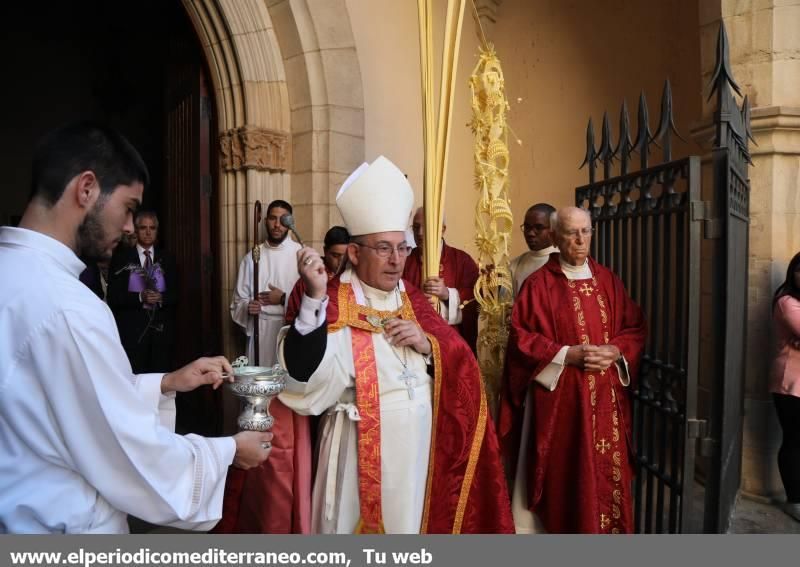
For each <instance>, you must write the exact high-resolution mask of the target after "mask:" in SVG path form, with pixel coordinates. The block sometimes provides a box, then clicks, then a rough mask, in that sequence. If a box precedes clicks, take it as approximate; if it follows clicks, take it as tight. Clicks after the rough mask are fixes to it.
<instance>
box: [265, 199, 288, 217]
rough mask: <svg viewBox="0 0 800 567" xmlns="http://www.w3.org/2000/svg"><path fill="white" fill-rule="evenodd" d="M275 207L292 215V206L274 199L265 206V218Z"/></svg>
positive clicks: (281, 200)
mask: <svg viewBox="0 0 800 567" xmlns="http://www.w3.org/2000/svg"><path fill="white" fill-rule="evenodd" d="M275 207H280V208H281V209H286V210H287V211H289V214H294V213H293V212H292V206H291V205H290V204H289V203H287V202H286V201H284V200H283V199H275V200H274V201H272V202H271V203H270V204H269V205H268V206H267V216H269V212H270V211H271V210H272V209H274V208H275Z"/></svg>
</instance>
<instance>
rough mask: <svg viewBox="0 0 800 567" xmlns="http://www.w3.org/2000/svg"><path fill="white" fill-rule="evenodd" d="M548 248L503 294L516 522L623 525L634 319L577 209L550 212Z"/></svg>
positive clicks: (628, 497)
mask: <svg viewBox="0 0 800 567" xmlns="http://www.w3.org/2000/svg"><path fill="white" fill-rule="evenodd" d="M551 222H552V224H553V229H554V237H555V238H554V240H555V243H556V245H557V246H558V249H559V251H560V254H553V255H552V256H550V260H549V261H548V262H547V264H545V265H544V266H543V267H542V268H541V269H540V270H538V271H537V272H534V273H533V274H532V275H531V276H530V277H528V279H527V280H526V281H525V283H524V284H523V286H522V289H521V290H520V294H519V296H518V297H517V300H516V303H515V304H514V310H513V313H512V316H511V329H510V335H509V341H508V354H507V358H506V370H505V372H506V376H505V383H504V391H503V399H502V403H501V410H500V425H499V430H500V435H501V440H502V444H503V448H504V452H505V453H506V455H507V456H508V457H509V460H510V462H511V469H510V470H512V471H515V475H514V476H515V478H514V490H513V496H512V501H513V503H512V507H513V510H514V521H515V524H516V528H517V532H526V533H532V532H541V531H546V532H550V533H630V532H632V531H633V507H632V498H633V496H632V494H631V478H632V475H633V461H632V460H633V447H632V445H631V398H630V390H631V388H632V385H633V383H634V382H635V380H636V375H637V370H638V366H639V359H640V357H641V354H642V350H643V348H644V343H645V338H646V327H645V323H644V318H643V315H642V311H641V309H640V308H639V307H638V306H637V305H636V304H635V303H634V302H633V301H632V300H631V298H630V297H629V296H628V294H627V293H626V291H625V288H624V286H623V284H622V282H621V281H620V279H619V278H618V277H617V276H616V275H614V273H612V272H611V271H610V270H608V269H607V268H605V267H603V266H601V265H600V264H598V263H597V262H595V261H594V260H593V259H592V258H589V256H588V255H589V244H590V242H591V238H592V223H591V218H590V217H589V215H588V213H587V212H586V211H585V210H583V209H578V208H575V207H568V208H565V209H561V210H560V211H558V213H556V214H555V215H553V219H552V221H551Z"/></svg>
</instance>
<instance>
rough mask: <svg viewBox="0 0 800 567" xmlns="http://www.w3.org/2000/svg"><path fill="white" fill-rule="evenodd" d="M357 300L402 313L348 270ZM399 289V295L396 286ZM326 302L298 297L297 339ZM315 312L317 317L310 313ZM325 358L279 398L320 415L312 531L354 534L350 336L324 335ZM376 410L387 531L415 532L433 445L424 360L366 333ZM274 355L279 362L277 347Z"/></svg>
mask: <svg viewBox="0 0 800 567" xmlns="http://www.w3.org/2000/svg"><path fill="white" fill-rule="evenodd" d="M341 279H342V282H345V283H347V282H350V283H351V284H352V285H353V291H354V293H355V296H356V301H357V302H358V303H359V304H361V305H370V306H371V307H373V308H375V309H378V310H382V311H393V310H395V309H397V308H399V307H400V294H399V293H398V292H396V291H394V290H393V291H390V292H385V291H381V290H378V289H375V288H371V287H368V286H367V285H365V284H364V283H363V282H360V281H359V280H358V278H357V277H356V276H355V274H354V273H353V272H352V271H351V270H346V271H345V272H344V273H343V274H342V276H341ZM399 285H400V288H399V291H403V290H404V288H403V287H402V286H403V282H402V281H401V282H400V284H399ZM326 307H327V298H326V299H325V300H323V301H315V300H313V299H311V298H310V297H308V296H304V297H303V302H302V304H301V308H300V313H299V315H298V320H297V322H296V323H295V328H296V329H297V330H298V332H300V333H301V334H306V333H305V332H304V330H303V326H304V325H305V330H306V331H310V330H313V329H315V328H317V327H319V326H320V325H321V324H322V322H323V321H324V320H325V308H326ZM315 312H316V313H315ZM327 340H328V342H327V348H326V350H325V356H324V357H323V359H322V362H320V365H319V367H318V368H317V369H316V371H315V372H314V374H312V376H311V377H310V379H309V380H308V382H298V381H296V380H293V379H291V378H290V379H289V380H288V381H287V387H286V390H285V391H284V392H283V393H282V394H281V395H280V400H281V401H282V402H283V403H284V404H285V405H287V406H288V407H290V408H292V409H293V410H295V411H296V412H298V413H301V414H305V415H320V414H322V415H323V418H322V420H321V423H320V429H319V431H320V442H319V460H318V462H319V465H318V468H317V474H316V477H315V479H314V488H313V495H312V498H313V503H312V530H313V533H353V530H354V529H355V527H356V524H357V522H358V520H359V517H360V513H359V497H358V449H357V438H358V433H357V427H358V424H357V422H358V420H359V415H358V410H357V408H356V403H355V367H354V364H353V349H352V344H351V331H350V328H349V327H344V328H343V329H341V330H338V331H336V332H333V333H329V334H328V338H327ZM372 342H373V345H374V347H375V361H376V364H377V369H378V387H379V391H380V404H381V502H382V507H383V522H384V529H385V531H386V533H419V530H420V525H421V521H422V510H423V506H424V502H425V487H426V481H427V477H428V459H429V452H430V440H431V422H432V405H431V382H432V381H431V377H430V375H429V374H428V372H427V362H426V357H424V356H423V355H421V354H419V353H417V352H416V351H415V350H413V349H412V348H410V347H405V348H393V347H392V346H391V345H390V344H389V343H388V342H387V341H386V338H385V336H384V335H383V334H382V333H375V334H373V335H372ZM279 357H280V360H281V363H282V364H284V366H285V362H284V360H283V348H282V344H280V346H279ZM401 360H402V361H403V362H404V363H405V364H406V366H407V367H408V369H409V370H410V371H412V372H413V373H414V375H415V376H416V378H415V380H414V383H413V384H411V390H412V392H410V391H409V385H408V384H406V382H404V381H403V380H401V379H400V376H401V374H403V362H401Z"/></svg>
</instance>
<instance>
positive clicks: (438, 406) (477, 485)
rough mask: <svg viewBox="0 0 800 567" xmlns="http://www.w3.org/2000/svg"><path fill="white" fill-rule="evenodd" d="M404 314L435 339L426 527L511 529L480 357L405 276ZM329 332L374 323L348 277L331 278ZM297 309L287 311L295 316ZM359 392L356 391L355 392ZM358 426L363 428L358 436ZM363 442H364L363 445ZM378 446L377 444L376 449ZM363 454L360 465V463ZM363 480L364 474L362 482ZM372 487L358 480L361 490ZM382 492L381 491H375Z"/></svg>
mask: <svg viewBox="0 0 800 567" xmlns="http://www.w3.org/2000/svg"><path fill="white" fill-rule="evenodd" d="M403 296H404V297H403V302H404V304H409V303H410V306H411V309H409V310H403V312H402V314H401V316H402V317H404V318H405V317H408V318H413V319H415V320H416V321H417V323H418V324H419V325H420V327H422V329H423V331H424V332H425V333H426V335H427V336H428V338H429V339H430V341H431V344H432V346H433V359H434V380H433V400H432V407H433V427H432V432H431V453H430V461H429V465H428V482H427V486H426V490H425V504H424V508H423V514H422V526H421V530H420V531H421V533H514V522H513V520H512V518H511V506H510V502H509V498H508V491H507V488H506V480H505V477H504V474H503V468H502V464H501V462H500V452H499V447H498V443H497V437H496V435H495V431H494V426H493V424H492V420H491V419H489V413H488V407H487V402H486V394H485V392H484V390H483V385H482V381H481V379H480V372H479V370H478V363H477V361H476V360H475V357H474V355H473V354H472V353H471V352H470V350H469V347H468V346H467V344H466V343H465V342H464V340H463V339H462V338H461V337H460V336H459V335H458V333H456V332H455V331H454V330H453V329H452V328H451V327H450V325H448V324H447V323H446V322H445V321H444V320H443V319H442V318H441V317H440V316H439V314H438V313H436V311H434V310H433V308H432V307H431V306H430V304H429V303H428V300H427V298H426V296H425V295H424V294H423V293H422V292H421V291H419V290H418V289H417V288H415V287H413V286H411V285H409V284H408V283H406V293H404V294H403ZM328 297H329V302H328V309H327V320H328V332H335V331H337V330H339V329H341V328H343V327H344V326H350V327H352V329H353V331H360V330H363V329H368V328H370V327H371V325H370V324H369V323H367V321H366V318H365V313H364V312H365V308H364V307H363V306H359V305H357V304H356V303H355V302H354V300H353V299H352V292H351V289H350V286H349V284H341V283H340V281H339V278H338V277H336V278H334V279H332V280H331V281H330V282H329V283H328ZM295 316H296V312H287V320H289V321H293V320H294V317H295ZM357 396H358V394H357ZM360 431H361V430H359V435H361V433H360ZM358 447H359V449H360V448H361V444H359V446H358ZM378 450H380V448H378ZM361 461H362V459H359V468H361ZM364 481H365V479H364V478H360V479H359V484H362V483H363V482H364ZM365 491H368V492H371V493H375V491H374V490H372V491H370V490H369V487H360V488H359V492H360V493H361V494H364V493H365ZM378 494H380V493H379V492H378Z"/></svg>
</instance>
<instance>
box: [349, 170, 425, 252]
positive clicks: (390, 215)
mask: <svg viewBox="0 0 800 567" xmlns="http://www.w3.org/2000/svg"><path fill="white" fill-rule="evenodd" d="M336 206H337V207H339V212H340V213H341V214H342V218H343V219H344V224H345V226H346V227H347V230H348V231H350V234H352V235H353V236H361V235H363V234H374V233H376V232H393V231H401V232H405V230H406V229H407V228H408V224H409V221H410V219H411V210H412V208H413V207H414V191H412V189H411V185H410V184H409V182H408V179H406V176H405V175H403V172H402V171H400V170H399V169H398V168H397V166H396V165H395V164H393V163H392V162H391V161H389V160H388V159H386V158H385V157H383V156H380V157H378V159H376V160H375V161H373V162H372V164H367V163H363V164H361V165H360V166H359V167H358V169H356V170H355V171H354V172H353V173H351V174H350V177H348V178H347V180H345V182H344V183H343V184H342V188H341V189H339V193H338V194H337V195H336Z"/></svg>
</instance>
